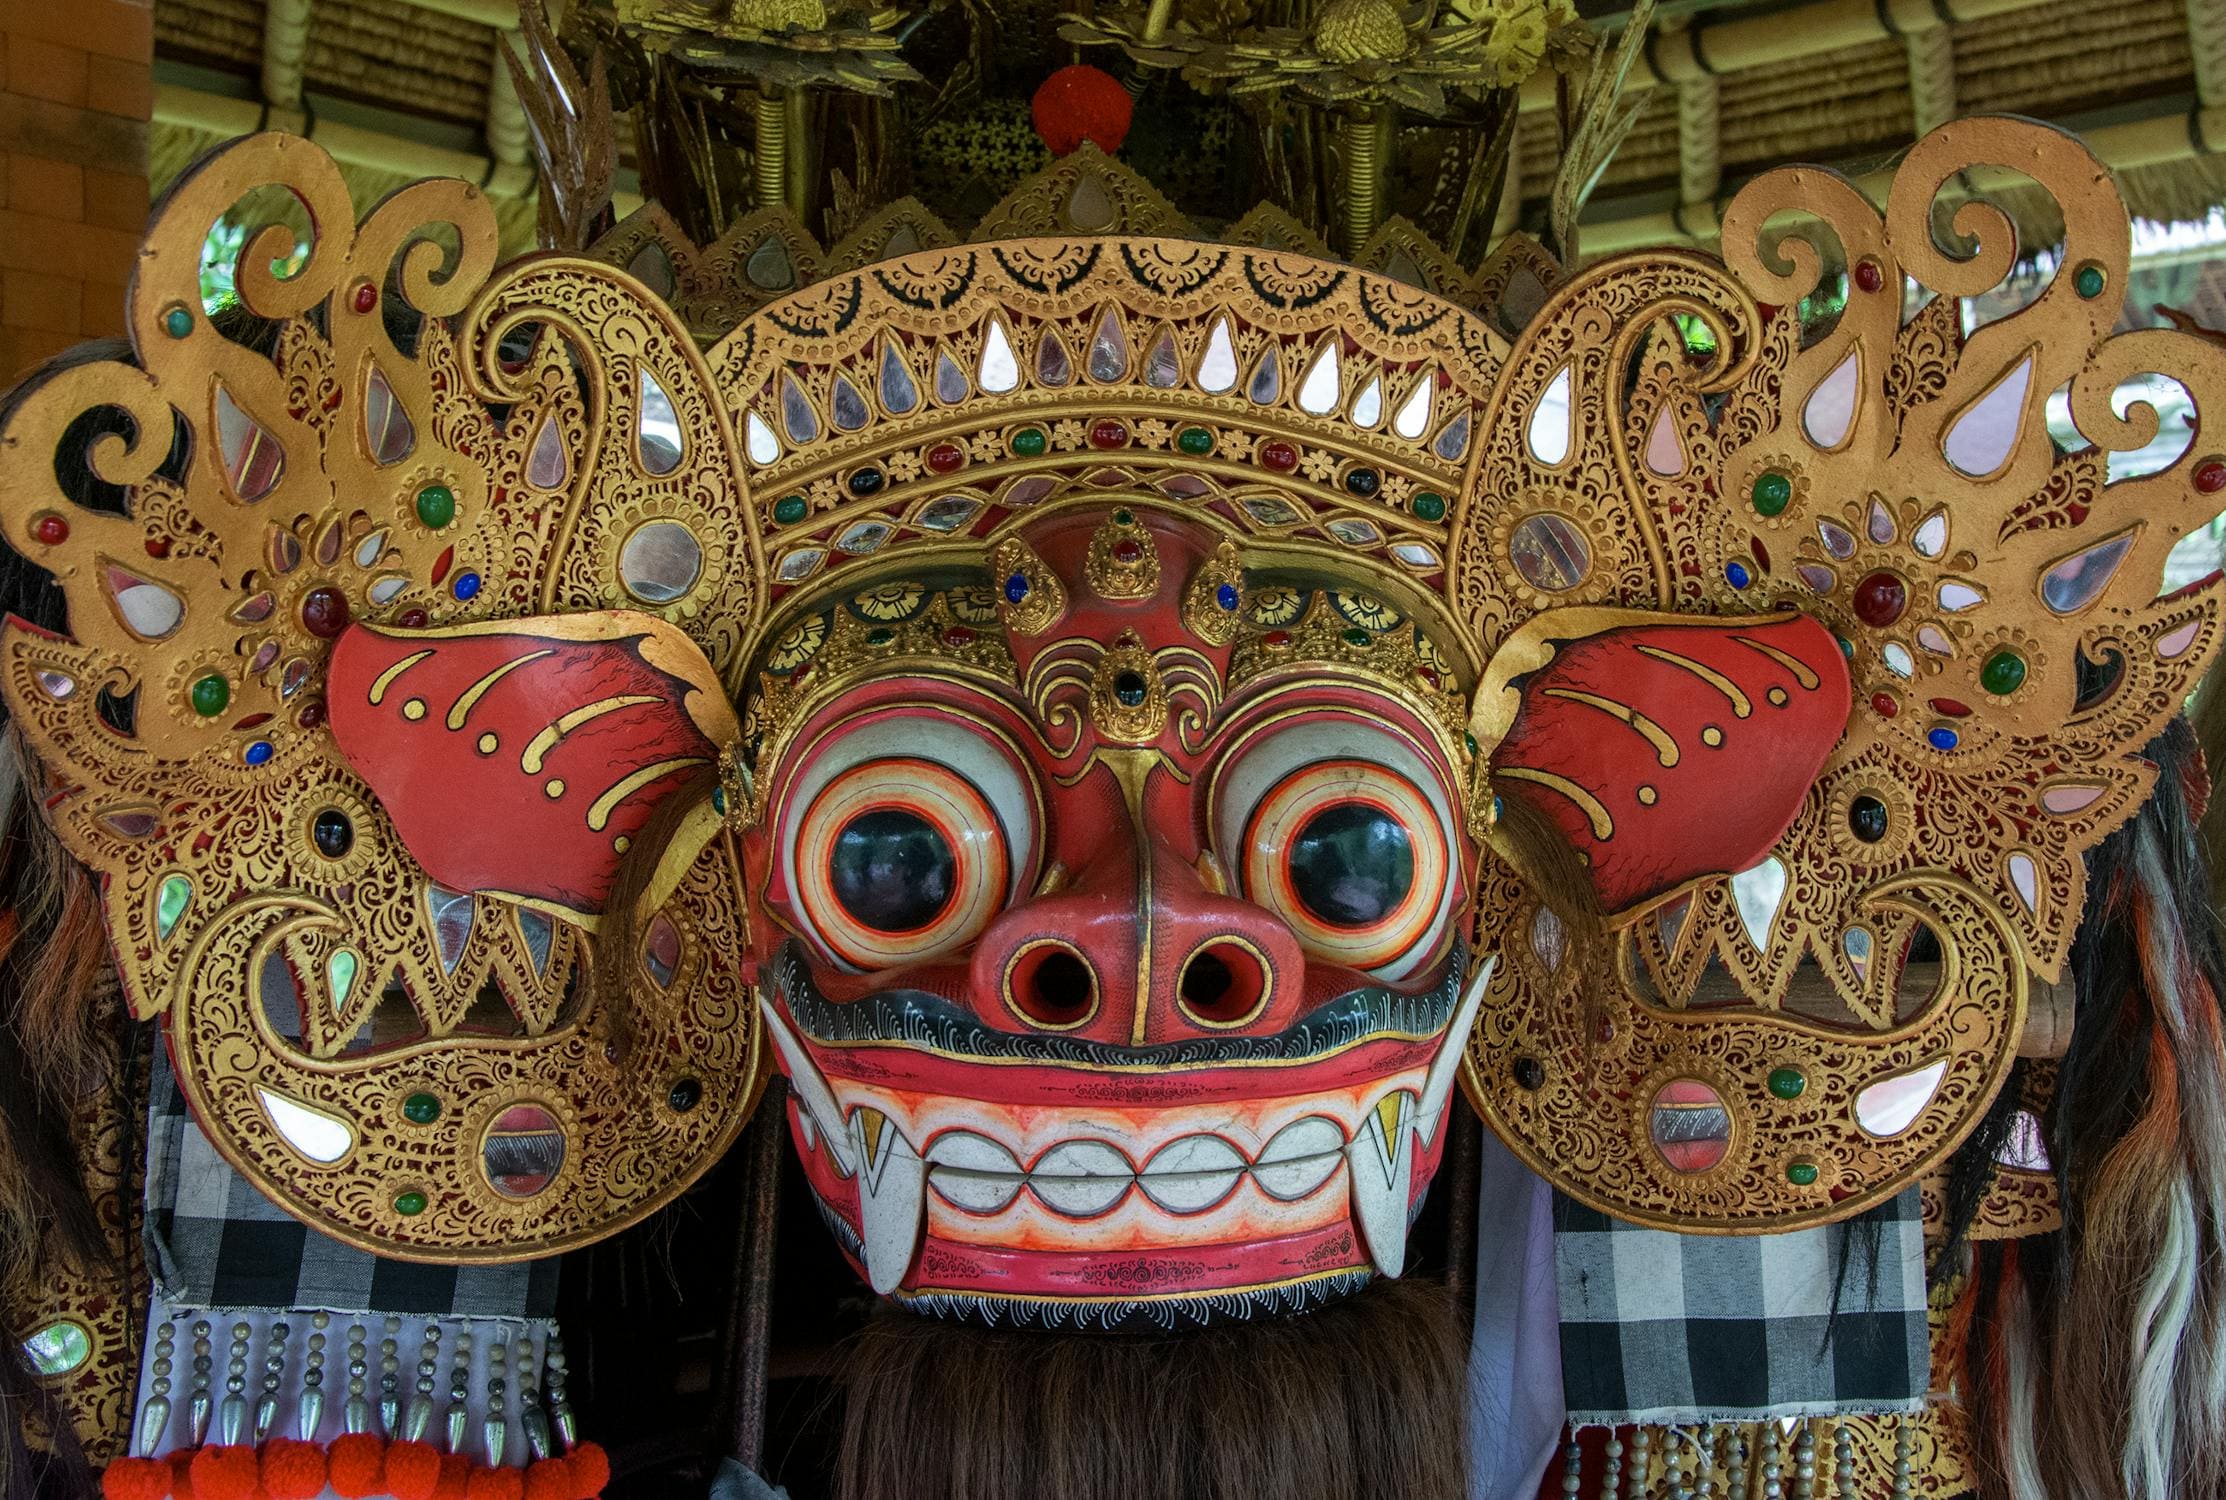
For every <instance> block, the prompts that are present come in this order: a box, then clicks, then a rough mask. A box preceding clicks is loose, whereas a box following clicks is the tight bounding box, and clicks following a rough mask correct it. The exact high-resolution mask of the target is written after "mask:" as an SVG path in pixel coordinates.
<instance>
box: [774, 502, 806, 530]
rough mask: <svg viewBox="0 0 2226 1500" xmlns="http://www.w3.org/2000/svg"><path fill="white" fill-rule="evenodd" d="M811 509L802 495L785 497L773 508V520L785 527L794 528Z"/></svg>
mask: <svg viewBox="0 0 2226 1500" xmlns="http://www.w3.org/2000/svg"><path fill="white" fill-rule="evenodd" d="M809 509H811V507H810V506H809V505H807V504H805V503H804V497H803V496H802V495H783V496H782V497H781V498H780V499H779V500H778V501H777V502H775V503H774V506H773V519H774V520H776V521H778V522H780V523H781V524H782V525H783V526H794V525H795V524H796V523H797V522H798V521H801V520H803V519H804V512H805V511H807V510H809Z"/></svg>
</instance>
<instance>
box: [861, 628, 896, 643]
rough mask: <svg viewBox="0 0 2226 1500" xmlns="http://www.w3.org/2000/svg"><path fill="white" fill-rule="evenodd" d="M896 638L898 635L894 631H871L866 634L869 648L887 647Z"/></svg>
mask: <svg viewBox="0 0 2226 1500" xmlns="http://www.w3.org/2000/svg"><path fill="white" fill-rule="evenodd" d="M896 638H897V633H896V632H895V631H893V630H869V631H867V632H866V644H867V645H869V646H886V645H888V644H889V642H891V641H893V640H895V639H896Z"/></svg>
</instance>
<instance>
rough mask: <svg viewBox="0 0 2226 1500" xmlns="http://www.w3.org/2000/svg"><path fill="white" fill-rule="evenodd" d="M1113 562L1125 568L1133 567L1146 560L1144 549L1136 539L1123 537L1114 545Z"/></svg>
mask: <svg viewBox="0 0 2226 1500" xmlns="http://www.w3.org/2000/svg"><path fill="white" fill-rule="evenodd" d="M1113 560H1114V561H1115V562H1117V563H1120V564H1121V565H1122V566H1124V567H1132V566H1134V565H1135V564H1137V563H1140V562H1142V561H1143V560H1144V547H1143V544H1142V543H1141V542H1138V541H1137V540H1136V539H1135V538H1134V537H1123V538H1121V540H1119V541H1117V542H1115V543H1114V544H1113Z"/></svg>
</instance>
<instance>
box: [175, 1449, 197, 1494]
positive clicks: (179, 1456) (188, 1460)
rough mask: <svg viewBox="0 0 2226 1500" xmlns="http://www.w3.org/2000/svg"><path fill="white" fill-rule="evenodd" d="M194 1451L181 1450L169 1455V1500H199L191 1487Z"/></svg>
mask: <svg viewBox="0 0 2226 1500" xmlns="http://www.w3.org/2000/svg"><path fill="white" fill-rule="evenodd" d="M195 1451H196V1450H194V1449H192V1448H181V1449H179V1450H178V1451H177V1452H176V1453H173V1454H171V1455H170V1500H199V1497H198V1496H197V1495H196V1494H195V1493H194V1486H193V1457H194V1453H195Z"/></svg>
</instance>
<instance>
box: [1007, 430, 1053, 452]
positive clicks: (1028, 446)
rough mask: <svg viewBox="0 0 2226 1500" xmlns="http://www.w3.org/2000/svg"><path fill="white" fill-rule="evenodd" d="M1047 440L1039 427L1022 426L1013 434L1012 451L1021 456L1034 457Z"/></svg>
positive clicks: (1041, 449) (1041, 450)
mask: <svg viewBox="0 0 2226 1500" xmlns="http://www.w3.org/2000/svg"><path fill="white" fill-rule="evenodd" d="M1049 442H1050V439H1049V438H1047V437H1045V436H1044V431H1043V429H1042V428H1041V427H1023V428H1021V429H1020V431H1018V432H1016V433H1014V434H1013V452H1015V453H1017V454H1019V455H1020V456H1021V457H1022V458H1036V457H1039V456H1041V455H1042V453H1043V450H1044V448H1045V446H1046V445H1047V444H1048V443H1049Z"/></svg>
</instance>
